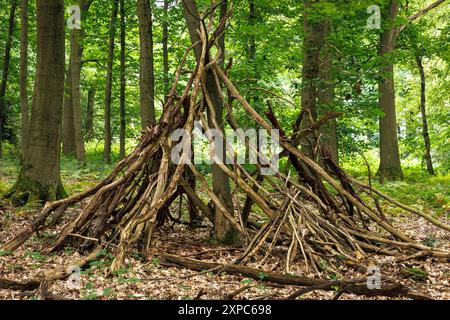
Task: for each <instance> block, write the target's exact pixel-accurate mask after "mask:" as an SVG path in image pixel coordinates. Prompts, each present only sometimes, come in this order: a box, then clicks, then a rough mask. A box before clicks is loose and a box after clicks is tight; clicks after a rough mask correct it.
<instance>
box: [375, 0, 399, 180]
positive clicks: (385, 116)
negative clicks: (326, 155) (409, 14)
mask: <svg viewBox="0 0 450 320" xmlns="http://www.w3.org/2000/svg"><path fill="white" fill-rule="evenodd" d="M388 10H389V11H388V12H387V13H386V14H385V20H387V21H388V23H389V24H391V25H389V26H386V27H385V28H386V29H385V30H384V32H383V33H382V34H381V37H380V56H381V57H382V58H383V59H384V60H385V61H383V63H382V65H381V68H380V79H381V80H380V81H379V84H378V91H379V105H380V110H381V112H382V115H381V116H380V123H379V126H380V166H379V168H378V176H379V178H380V181H381V182H383V181H384V180H398V179H402V178H403V173H402V168H401V163H400V152H399V148H398V138H397V119H396V114H395V84H394V64H393V62H392V61H389V60H390V59H392V57H390V55H391V54H392V52H393V51H394V49H395V40H396V37H397V28H396V27H395V26H393V25H392V24H394V22H395V20H396V18H397V15H398V12H399V3H398V2H397V1H395V0H394V1H391V2H390V4H389V6H388Z"/></svg>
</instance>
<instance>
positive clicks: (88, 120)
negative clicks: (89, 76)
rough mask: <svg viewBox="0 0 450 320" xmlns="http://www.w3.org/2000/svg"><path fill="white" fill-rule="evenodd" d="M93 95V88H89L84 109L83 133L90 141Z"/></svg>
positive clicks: (92, 121) (91, 134)
mask: <svg viewBox="0 0 450 320" xmlns="http://www.w3.org/2000/svg"><path fill="white" fill-rule="evenodd" d="M95 93H96V90H95V89H94V88H90V89H89V91H88V101H87V107H86V122H85V131H86V139H87V140H92V139H93V138H94V107H95Z"/></svg>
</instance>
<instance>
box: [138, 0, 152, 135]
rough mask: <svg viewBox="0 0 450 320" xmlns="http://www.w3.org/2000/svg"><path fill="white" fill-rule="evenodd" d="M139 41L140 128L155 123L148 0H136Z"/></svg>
mask: <svg viewBox="0 0 450 320" xmlns="http://www.w3.org/2000/svg"><path fill="white" fill-rule="evenodd" d="M137 13H138V17H139V42H140V83H139V86H140V105H141V124H142V129H143V130H145V129H146V128H147V127H151V126H153V125H154V124H155V123H156V116H155V76H154V70H153V31H152V9H151V7H150V3H149V1H148V0H138V2H137Z"/></svg>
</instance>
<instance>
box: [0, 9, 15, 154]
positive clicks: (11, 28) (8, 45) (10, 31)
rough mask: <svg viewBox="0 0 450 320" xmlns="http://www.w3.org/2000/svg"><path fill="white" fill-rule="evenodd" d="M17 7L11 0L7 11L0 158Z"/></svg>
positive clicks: (0, 87) (0, 92)
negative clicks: (9, 9)
mask: <svg viewBox="0 0 450 320" xmlns="http://www.w3.org/2000/svg"><path fill="white" fill-rule="evenodd" d="M16 9H17V0H12V1H11V11H10V12H9V22H8V35H7V37H6V44H5V52H4V58H3V70H2V80H1V83H0V158H1V157H2V140H3V132H4V129H5V122H6V110H5V105H6V103H5V99H6V86H7V84H8V76H9V62H10V60H11V44H12V37H13V34H14V22H15V20H14V15H15V13H16Z"/></svg>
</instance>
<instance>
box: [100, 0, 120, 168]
mask: <svg viewBox="0 0 450 320" xmlns="http://www.w3.org/2000/svg"><path fill="white" fill-rule="evenodd" d="M118 4H119V0H114V2H113V8H112V11H111V22H110V25H109V47H108V66H107V72H106V87H105V133H104V139H105V144H104V150H103V159H104V160H105V161H106V162H107V163H110V162H111V143H112V132H111V96H112V76H113V62H114V42H115V41H114V40H115V35H116V22H117V11H118Z"/></svg>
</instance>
